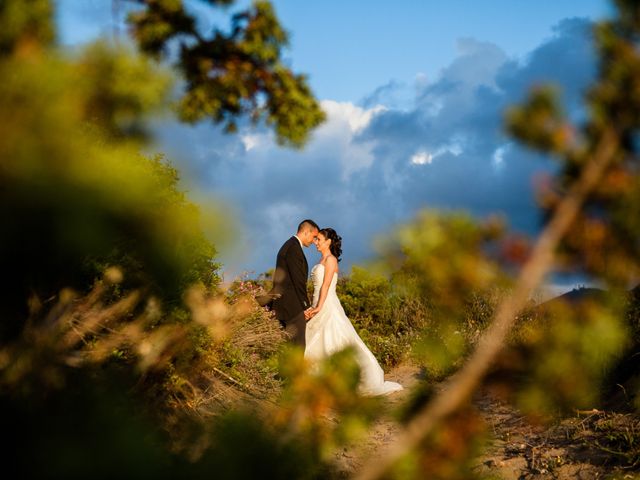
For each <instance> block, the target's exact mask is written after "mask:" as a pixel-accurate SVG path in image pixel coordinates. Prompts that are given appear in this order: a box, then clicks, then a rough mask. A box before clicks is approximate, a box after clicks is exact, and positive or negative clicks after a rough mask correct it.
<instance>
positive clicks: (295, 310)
mask: <svg viewBox="0 0 640 480" xmlns="http://www.w3.org/2000/svg"><path fill="white" fill-rule="evenodd" d="M312 243H313V244H315V246H316V248H317V249H318V252H319V253H320V254H321V256H322V257H321V259H320V261H319V262H318V263H317V264H316V265H314V267H313V268H312V269H311V280H312V282H313V301H312V302H309V298H308V296H307V276H308V274H309V266H308V264H307V259H306V257H305V255H304V252H303V250H302V249H303V247H309V246H310V245H311V244H312ZM341 244H342V238H341V237H340V236H339V235H338V234H337V233H336V231H335V230H334V229H332V228H323V229H320V228H319V227H318V225H317V224H316V223H315V222H314V221H313V220H308V219H307V220H303V221H302V222H300V225H299V226H298V231H297V232H296V234H295V235H294V236H292V237H291V238H290V239H289V240H287V241H286V242H285V243H284V245H282V248H280V251H279V252H278V257H277V260H276V269H275V272H274V274H273V290H272V291H271V293H272V294H274V297H275V298H274V300H273V301H272V303H271V307H272V308H273V310H274V311H275V313H276V317H277V319H278V320H279V321H280V323H281V324H282V326H283V327H284V328H285V330H286V331H287V332H288V333H289V334H290V336H291V338H292V341H293V342H294V343H295V344H297V345H300V346H301V347H303V348H304V356H305V358H306V359H308V360H311V361H319V360H321V359H323V358H326V357H328V356H329V355H331V354H333V353H335V352H338V351H340V350H343V349H345V348H347V347H351V348H352V349H353V351H354V353H355V356H356V360H357V362H358V365H359V366H360V384H359V390H360V392H361V393H362V394H363V395H385V394H388V393H391V392H395V391H398V390H401V389H402V386H401V385H399V384H398V383H395V382H385V380H384V372H383V371H382V368H381V367H380V365H379V364H378V361H377V360H376V358H375V357H374V356H373V354H372V353H371V351H370V350H369V349H368V348H367V346H366V345H365V344H364V342H363V341H362V339H361V338H360V336H359V335H358V333H357V332H356V330H355V328H354V327H353V325H352V324H351V322H350V321H349V318H348V317H347V315H346V314H345V312H344V309H343V308H342V305H341V304H340V300H339V299H338V296H337V294H336V284H337V282H338V271H339V268H338V262H339V261H340V255H341V254H342V245H341Z"/></svg>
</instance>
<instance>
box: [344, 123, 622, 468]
mask: <svg viewBox="0 0 640 480" xmlns="http://www.w3.org/2000/svg"><path fill="white" fill-rule="evenodd" d="M618 147H619V143H618V137H617V136H616V135H615V132H614V131H613V130H612V129H610V128H609V129H605V130H604V131H603V134H602V136H601V138H600V142H599V143H598V146H597V148H596V150H595V153H594V155H593V156H592V158H591V159H590V161H589V162H588V163H587V164H586V165H585V166H584V169H583V171H582V174H581V176H580V177H579V179H578V181H577V182H576V183H574V185H573V187H572V189H571V190H570V191H569V192H568V193H567V195H566V196H565V197H564V199H563V200H562V202H561V203H559V204H558V206H557V209H556V210H555V213H554V215H553V217H552V219H551V221H550V222H549V223H548V224H547V226H546V228H545V229H544V231H543V232H542V234H541V235H540V236H539V237H538V241H537V242H536V244H535V246H534V248H533V251H532V253H531V255H530V257H529V259H528V261H527V262H526V263H525V265H524V266H523V268H522V270H521V271H520V274H519V276H518V279H517V282H516V285H515V288H514V290H513V294H512V295H511V296H510V297H508V298H507V299H505V300H504V301H503V302H502V303H501V304H500V306H499V307H498V309H497V313H496V315H495V317H494V320H493V322H492V323H491V326H490V327H489V328H488V329H487V331H486V332H485V334H484V335H483V336H482V337H481V339H480V341H479V343H478V346H477V348H476V350H475V351H474V352H473V354H472V355H471V356H470V357H469V359H468V361H467V362H466V363H465V365H464V367H463V368H462V369H461V370H460V371H459V372H458V373H457V374H455V375H453V376H452V377H450V378H449V380H448V381H447V382H446V383H445V388H444V389H443V390H442V391H441V392H440V393H439V394H438V395H436V396H435V397H434V398H433V400H432V401H431V402H429V403H427V404H426V405H425V406H424V407H423V408H422V410H421V411H420V412H419V413H418V414H416V416H415V417H414V418H413V420H412V421H411V422H410V423H409V424H408V425H407V427H406V428H405V430H404V431H403V432H402V433H401V434H400V435H399V436H398V439H397V440H396V442H394V443H393V444H392V446H391V447H390V448H389V449H388V450H387V451H386V452H384V453H383V454H382V455H381V456H380V457H379V458H378V459H377V460H376V461H375V462H368V463H366V464H365V465H366V466H365V468H364V469H363V470H362V471H361V472H359V474H358V475H356V478H357V479H358V480H365V479H366V480H370V479H376V478H381V477H382V476H383V475H384V474H385V473H386V472H387V471H388V470H389V468H390V467H391V466H392V465H393V464H394V463H395V462H396V461H397V460H399V459H400V458H401V457H402V456H403V455H404V454H406V453H408V452H409V451H410V450H411V449H413V448H415V447H416V446H417V445H418V444H419V443H420V441H422V440H423V439H425V438H426V437H427V435H428V434H429V433H430V432H431V431H432V430H433V428H434V427H435V426H436V425H437V424H438V423H439V422H441V421H442V420H444V419H445V418H446V417H447V416H449V415H451V414H452V413H454V412H455V411H456V410H458V409H459V408H460V407H461V406H462V405H463V403H464V402H465V401H466V400H467V399H468V398H469V397H470V396H471V394H472V393H473V391H474V389H475V388H476V387H477V386H478V385H479V383H480V381H481V380H482V378H483V376H484V375H485V374H486V373H487V371H488V369H489V367H490V365H491V363H492V361H493V360H494V359H495V358H496V356H497V354H498V353H499V352H500V350H501V348H502V346H503V344H504V340H505V337H506V335H507V333H508V332H509V329H510V328H511V327H512V326H513V324H514V322H515V319H516V315H517V313H518V311H520V310H521V309H522V308H523V307H524V306H525V304H526V302H527V299H528V297H529V295H530V293H531V292H532V290H533V289H534V288H535V287H537V286H538V284H539V283H540V282H541V281H542V279H543V277H544V275H545V274H546V273H547V272H548V271H549V270H550V268H551V267H552V264H553V260H554V252H555V250H556V248H557V247H558V245H559V243H560V241H561V240H562V238H563V236H564V235H565V234H566V233H567V232H568V230H569V228H570V227H571V225H572V222H573V221H574V220H575V219H576V217H577V215H578V213H579V211H580V209H581V207H582V205H583V203H584V202H585V200H586V198H587V196H588V195H589V193H590V192H591V191H592V190H593V189H594V188H595V187H596V185H597V183H598V181H599V180H600V179H601V178H602V176H603V174H604V172H605V170H606V168H607V166H608V165H609V164H610V163H611V162H612V160H613V159H614V158H615V153H616V151H617V149H618Z"/></svg>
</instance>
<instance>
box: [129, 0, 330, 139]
mask: <svg viewBox="0 0 640 480" xmlns="http://www.w3.org/2000/svg"><path fill="white" fill-rule="evenodd" d="M141 3H142V4H144V5H145V8H143V9H142V10H140V11H137V12H135V13H132V14H131V15H130V17H129V22H130V23H131V25H132V27H133V36H134V38H135V39H136V40H137V42H138V45H139V46H140V47H141V49H142V50H143V51H144V52H147V53H148V54H150V55H152V56H154V57H156V58H161V57H163V56H165V55H166V53H167V51H168V48H169V45H170V42H172V41H174V40H175V41H177V42H179V45H180V48H179V53H178V62H177V67H178V69H179V70H180V73H181V75H182V76H183V78H184V79H185V81H186V85H185V92H184V94H183V95H182V97H181V98H180V100H179V101H178V105H177V108H178V114H179V116H180V118H181V119H182V120H183V121H185V122H189V123H195V122H198V121H201V120H204V119H207V118H208V119H211V120H212V121H213V122H215V123H221V124H223V125H224V127H225V129H226V130H227V131H228V132H234V131H235V130H236V129H237V118H238V117H239V116H241V115H248V116H249V117H250V118H251V120H252V121H253V122H258V121H260V120H262V121H264V122H266V123H267V124H268V125H271V126H273V127H274V128H275V132H276V139H277V141H278V142H279V143H281V144H286V145H289V146H293V147H301V146H303V145H304V144H305V142H306V141H307V139H308V136H309V132H310V131H311V130H312V129H313V128H315V127H317V126H318V125H320V123H322V122H323V121H324V119H325V114H324V112H323V111H322V110H321V109H320V106H319V105H318V103H317V101H316V100H315V98H314V97H313V95H312V93H311V90H310V88H309V86H308V84H307V80H306V78H305V77H304V76H303V75H297V74H294V73H293V72H292V71H291V70H290V69H289V68H287V67H286V66H285V65H284V64H283V63H282V59H281V49H282V47H284V46H286V45H287V41H288V38H287V34H286V32H285V31H284V29H283V28H282V27H281V26H280V23H279V22H278V19H277V18H276V16H275V12H274V11H273V7H272V6H271V3H270V2H267V1H258V2H255V3H254V5H253V6H252V7H251V8H250V9H248V10H246V11H243V12H241V13H238V14H235V15H234V16H233V17H232V22H231V31H230V33H226V32H224V31H222V30H220V29H215V30H214V32H212V34H211V35H210V36H205V35H202V34H201V33H200V32H199V31H198V28H197V25H196V21H195V17H194V16H193V15H191V14H190V13H189V12H188V11H187V10H186V9H185V8H184V5H183V4H182V2H181V1H180V0H145V1H141ZM211 3H212V4H217V3H224V4H230V3H232V2H211Z"/></svg>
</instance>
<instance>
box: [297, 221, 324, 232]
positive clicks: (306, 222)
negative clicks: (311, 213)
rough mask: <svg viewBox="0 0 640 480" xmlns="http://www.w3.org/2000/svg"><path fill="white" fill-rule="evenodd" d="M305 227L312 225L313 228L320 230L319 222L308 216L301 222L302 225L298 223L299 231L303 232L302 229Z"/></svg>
mask: <svg viewBox="0 0 640 480" xmlns="http://www.w3.org/2000/svg"><path fill="white" fill-rule="evenodd" d="M305 227H311V228H315V229H316V230H320V227H319V226H318V224H317V223H316V222H314V221H313V220H310V219H308V218H307V219H305V220H302V221H301V222H300V225H298V231H299V232H301V231H302V230H304V228H305Z"/></svg>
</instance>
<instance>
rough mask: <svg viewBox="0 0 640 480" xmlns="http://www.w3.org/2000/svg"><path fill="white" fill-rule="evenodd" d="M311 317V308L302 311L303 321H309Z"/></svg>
mask: <svg viewBox="0 0 640 480" xmlns="http://www.w3.org/2000/svg"><path fill="white" fill-rule="evenodd" d="M311 317H313V307H309V308H307V309H306V310H305V311H304V318H305V320H309V319H311Z"/></svg>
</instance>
